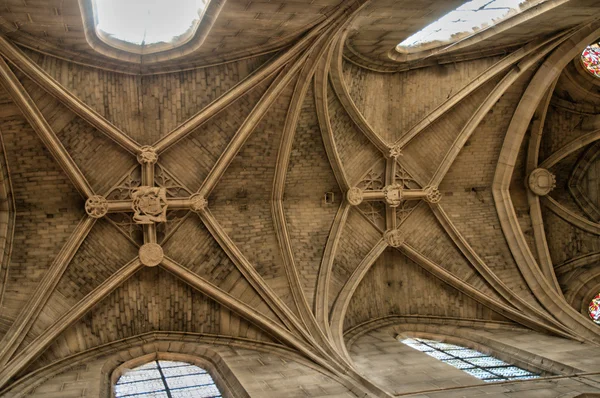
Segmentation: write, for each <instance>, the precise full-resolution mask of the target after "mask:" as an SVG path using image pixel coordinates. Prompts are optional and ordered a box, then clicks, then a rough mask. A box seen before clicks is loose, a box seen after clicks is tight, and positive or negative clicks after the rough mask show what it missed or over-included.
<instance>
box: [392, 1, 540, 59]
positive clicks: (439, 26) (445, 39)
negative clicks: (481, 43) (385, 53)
mask: <svg viewBox="0 0 600 398" xmlns="http://www.w3.org/2000/svg"><path fill="white" fill-rule="evenodd" d="M542 1H543V0H472V1H468V2H466V3H464V4H463V5H461V6H460V7H458V8H457V9H455V10H454V11H451V12H449V13H448V14H446V15H444V16H443V17H441V18H440V19H438V20H437V21H435V22H433V23H432V24H430V25H427V26H426V27H425V28H423V29H421V30H420V31H418V32H417V33H415V34H414V35H412V36H410V37H409V38H407V39H406V40H404V41H403V42H402V43H400V44H398V46H397V49H398V50H399V51H400V52H411V51H418V50H424V49H429V48H434V47H437V46H440V45H442V44H448V43H452V42H455V41H458V40H460V39H462V38H465V37H468V36H470V35H472V34H473V33H476V32H479V31H482V30H484V29H486V28H489V27H491V26H493V25H495V24H497V23H498V22H500V21H502V20H505V19H507V18H510V17H512V16H514V15H517V14H518V13H520V12H522V11H524V10H525V9H527V8H530V7H532V6H533V5H536V4H539V3H541V2H542Z"/></svg>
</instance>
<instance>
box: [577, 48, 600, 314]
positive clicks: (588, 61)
mask: <svg viewBox="0 0 600 398" xmlns="http://www.w3.org/2000/svg"><path fill="white" fill-rule="evenodd" d="M581 64H582V65H583V66H584V67H585V69H586V70H587V71H588V72H590V73H591V74H592V75H594V76H595V77H598V78H600V43H594V44H591V45H589V46H587V47H586V48H585V50H583V52H582V53H581ZM590 314H591V312H590ZM597 319H598V318H596V320H595V321H594V322H597Z"/></svg>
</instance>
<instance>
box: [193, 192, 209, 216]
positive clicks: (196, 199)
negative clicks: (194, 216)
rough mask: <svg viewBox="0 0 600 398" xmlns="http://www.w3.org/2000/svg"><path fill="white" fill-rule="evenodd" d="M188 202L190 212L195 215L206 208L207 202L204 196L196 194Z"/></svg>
mask: <svg viewBox="0 0 600 398" xmlns="http://www.w3.org/2000/svg"><path fill="white" fill-rule="evenodd" d="M190 202H191V203H190V210H192V211H193V212H195V213H200V212H201V211H202V210H204V209H206V207H207V206H208V200H206V199H205V198H204V196H202V195H200V194H197V193H195V194H193V195H192V196H190Z"/></svg>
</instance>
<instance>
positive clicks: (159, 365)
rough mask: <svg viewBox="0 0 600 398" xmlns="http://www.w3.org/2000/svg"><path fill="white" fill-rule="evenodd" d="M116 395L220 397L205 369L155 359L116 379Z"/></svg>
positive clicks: (135, 397)
mask: <svg viewBox="0 0 600 398" xmlns="http://www.w3.org/2000/svg"><path fill="white" fill-rule="evenodd" d="M115 397H116V398H222V397H221V392H220V391H219V389H218V388H217V386H216V385H215V382H214V381H213V378H212V377H211V376H210V374H208V372H207V371H206V370H204V369H202V368H199V367H198V366H194V365H190V364H189V363H186V362H177V361H163V360H157V361H152V362H149V363H147V364H145V365H142V366H138V367H137V368H134V369H131V370H129V371H127V372H125V373H123V375H122V376H121V377H120V378H119V381H118V382H117V385H116V386H115Z"/></svg>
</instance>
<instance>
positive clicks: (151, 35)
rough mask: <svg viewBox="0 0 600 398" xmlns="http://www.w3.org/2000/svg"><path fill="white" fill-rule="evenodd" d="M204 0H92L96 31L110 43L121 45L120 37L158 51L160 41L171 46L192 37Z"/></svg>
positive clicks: (205, 0) (118, 46) (141, 46)
mask: <svg viewBox="0 0 600 398" xmlns="http://www.w3.org/2000/svg"><path fill="white" fill-rule="evenodd" d="M208 1H209V0H153V1H148V0H94V12H95V20H96V31H97V33H98V36H99V37H101V38H102V39H103V40H105V41H107V44H110V45H112V46H113V47H117V48H121V49H124V48H122V47H123V46H122V45H121V46H120V45H119V44H121V43H118V42H119V41H120V42H123V44H127V43H128V44H130V45H135V46H139V47H140V48H144V47H148V46H150V47H154V48H155V49H157V50H156V51H161V50H163V49H164V46H161V44H169V45H170V46H169V47H173V46H176V45H181V44H184V43H185V42H186V41H188V40H189V39H191V38H192V36H193V35H194V32H195V31H196V28H197V27H198V24H199V22H200V19H201V18H202V15H203V13H204V10H205V8H206V5H207V3H208ZM115 42H117V43H115ZM157 45H158V46H157ZM161 47H162V48H161ZM127 49H128V50H129V48H127ZM140 52H141V51H140ZM150 52H153V51H150Z"/></svg>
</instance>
